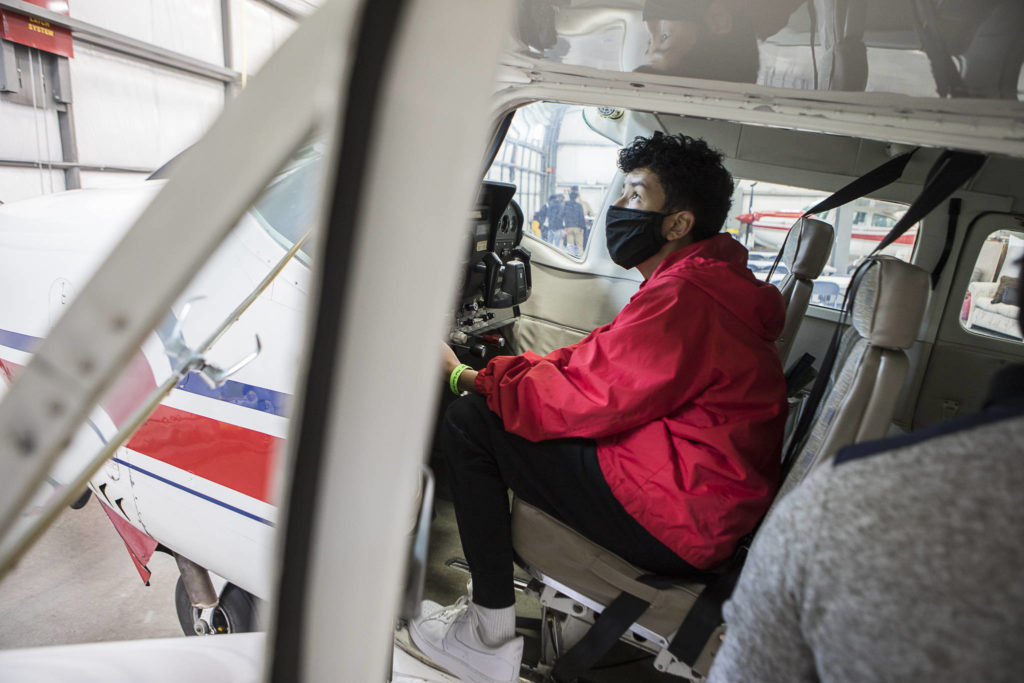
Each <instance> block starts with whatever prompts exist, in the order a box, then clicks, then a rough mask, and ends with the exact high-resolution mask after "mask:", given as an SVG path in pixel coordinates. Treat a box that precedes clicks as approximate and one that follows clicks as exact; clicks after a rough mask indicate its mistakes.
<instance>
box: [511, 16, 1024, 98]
mask: <svg viewBox="0 0 1024 683" xmlns="http://www.w3.org/2000/svg"><path fill="white" fill-rule="evenodd" d="M519 15H520V16H519V22H518V26H519V38H520V41H521V42H522V44H523V49H524V51H527V52H530V53H532V54H538V53H539V54H541V55H542V56H543V57H544V58H545V59H548V60H551V61H556V62H563V63H567V64H579V65H585V66H591V67H595V68H600V69H612V70H617V71H627V72H629V71H636V72H644V73H655V74H663V75H668V76H679V77H686V78H704V79H712V80H720V81H730V82H739V83H758V84H761V85H768V86H775V87H783V88H795V89H801V90H808V89H815V90H836V91H853V92H857V91H867V92H889V93H898V94H903V95H912V96H918V97H973V98H999V99H1020V95H1021V80H1022V71H1021V64H1022V61H1024V51H1022V50H1021V49H1020V41H1019V36H1020V35H1022V34H1024V3H1022V2H1020V0H915V1H914V2H891V1H890V0H809V1H807V0H646V2H644V1H642V0H635V1H634V2H628V1H627V2H615V3H611V2H607V3H600V2H598V3H573V4H569V3H566V2H564V0H520V8H519Z"/></svg>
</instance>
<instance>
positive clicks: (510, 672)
mask: <svg viewBox="0 0 1024 683" xmlns="http://www.w3.org/2000/svg"><path fill="white" fill-rule="evenodd" d="M619 167H620V169H621V170H622V171H623V172H624V173H625V174H626V175H625V182H624V186H623V193H622V196H621V197H620V198H619V200H618V201H616V202H615V203H614V205H613V206H610V207H609V208H608V211H607V217H606V237H607V243H608V250H609V253H610V255H611V257H612V259H613V260H614V261H615V262H616V263H618V264H619V265H620V266H622V267H623V268H636V269H637V270H638V271H639V272H640V273H641V275H643V277H644V282H643V283H642V284H641V286H640V289H639V291H637V293H636V294H635V295H634V296H633V297H632V298H631V299H630V301H629V303H627V304H626V306H625V307H624V308H623V309H622V311H620V312H619V314H618V315H617V316H616V317H615V319H614V320H613V321H612V322H611V323H609V324H607V325H604V326H603V327H599V328H598V329H596V330H594V331H593V332H592V333H590V334H589V335H587V337H586V338H584V339H583V340H582V341H580V342H579V343H577V344H574V345H572V346H569V347H566V348H562V349H558V350H557V351H554V352H552V353H550V354H547V355H546V356H538V355H537V354H534V353H532V352H526V353H524V354H522V355H519V356H499V357H497V358H494V359H493V360H491V361H490V363H488V365H487V366H486V367H485V368H484V369H483V370H481V371H480V372H479V373H477V372H475V371H473V370H471V369H468V367H467V366H464V365H461V364H459V362H458V359H457V358H456V357H455V355H454V353H452V352H451V350H450V349H448V348H447V347H444V348H445V358H444V368H445V371H446V372H447V373H448V376H449V383H450V386H451V387H452V388H453V389H455V390H457V391H467V392H470V393H469V395H468V396H467V397H464V398H462V399H459V400H457V401H455V402H454V403H453V404H452V405H451V406H450V407H449V409H448V411H447V413H446V414H445V418H444V420H443V423H442V426H441V431H440V440H441V441H440V446H441V450H442V452H443V453H444V454H445V456H446V458H447V460H448V463H449V466H450V471H451V475H450V477H451V486H452V495H453V502H454V506H455V514H456V519H457V521H458V525H459V533H460V536H461V538H462V546H463V550H464V551H465V554H466V559H467V561H468V563H469V566H470V570H471V573H472V579H473V595H472V599H471V600H469V599H468V598H463V599H462V600H460V601H459V602H457V603H456V604H455V605H452V606H450V607H446V608H442V607H441V606H440V605H437V604H436V603H431V602H429V601H427V602H425V603H424V605H423V610H422V614H421V616H420V617H419V618H418V619H415V620H413V621H412V622H411V623H410V629H409V630H410V634H411V636H412V638H413V641H414V642H415V643H416V645H417V646H418V647H419V648H420V649H421V650H423V652H424V653H425V654H426V655H427V656H428V657H430V658H431V659H432V660H433V661H434V662H436V663H437V664H439V665H441V666H443V667H444V668H446V669H448V670H449V671H451V672H453V673H455V674H456V675H457V676H459V677H460V678H462V679H463V680H470V681H489V682H493V681H516V680H518V675H519V664H520V661H521V658H522V645H523V643H522V638H517V637H515V611H514V601H515V598H514V593H513V587H512V571H513V564H512V536H511V522H510V513H509V505H508V489H510V488H511V489H512V490H513V491H514V492H515V493H516V495H517V496H519V497H520V498H522V499H523V500H524V501H525V502H528V503H530V504H532V505H534V506H536V507H539V508H540V509H542V510H544V511H546V512H548V513H549V514H551V515H553V516H555V517H557V518H558V519H560V520H562V521H563V522H565V523H566V524H568V525H569V526H571V527H573V528H575V529H576V530H577V531H579V532H580V533H582V534H583V535H585V536H587V537H588V538H590V539H591V540H593V541H595V542H596V543H599V544H601V545H602V546H604V547H606V548H608V549H609V550H611V551H612V552H615V553H617V554H618V555H620V556H622V557H623V558H625V559H626V560H628V561H630V562H633V563H634V564H637V565H639V566H641V567H643V568H645V569H648V570H650V571H652V572H655V573H658V574H671V575H676V576H685V575H687V574H694V573H695V572H697V571H698V570H704V569H710V568H713V567H715V566H716V565H718V564H719V563H721V562H722V561H724V560H725V559H726V558H728V557H729V556H730V554H731V553H732V551H733V548H734V546H735V544H736V542H737V541H738V539H740V538H741V537H742V536H743V535H744V534H746V533H748V532H749V531H750V530H751V529H753V527H754V525H755V524H756V522H757V521H758V519H759V518H760V517H761V515H762V514H763V513H764V511H765V510H766V509H767V507H768V505H769V503H770V502H771V499H772V497H773V495H774V493H775V489H776V482H777V478H778V472H779V453H780V449H781V443H782V432H783V426H784V422H785V418H786V391H785V380H784V378H783V375H782V369H781V367H780V363H779V358H778V355H777V353H776V351H775V344H774V341H775V339H776V337H777V336H778V335H779V333H780V332H781V330H782V326H783V322H784V318H785V310H784V305H783V302H782V297H781V295H780V294H779V292H778V291H777V290H776V289H775V288H774V287H772V286H771V285H768V284H766V283H764V282H760V281H758V280H757V279H755V278H754V276H753V275H752V274H751V273H750V271H749V270H748V269H747V267H746V250H745V249H744V248H743V247H742V246H741V245H740V244H739V243H738V242H736V241H735V240H733V239H732V238H731V237H729V236H728V235H726V234H721V233H720V232H719V231H720V230H721V228H722V225H723V223H724V221H725V218H726V215H727V212H728V210H729V205H730V203H731V196H732V192H733V182H732V178H731V176H730V175H729V173H728V171H726V170H725V168H724V167H723V166H722V157H721V155H720V154H719V153H717V152H715V151H713V150H711V149H710V148H709V147H708V146H707V145H706V144H705V143H704V142H703V141H702V140H695V139H693V138H689V137H687V136H682V135H675V136H666V135H663V134H662V133H660V132H659V133H655V134H654V135H653V136H652V137H651V138H637V139H636V140H634V141H633V143H632V144H631V145H629V146H628V147H626V148H625V149H623V150H622V151H621V152H620V155H619Z"/></svg>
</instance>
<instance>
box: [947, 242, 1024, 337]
mask: <svg viewBox="0 0 1024 683" xmlns="http://www.w3.org/2000/svg"><path fill="white" fill-rule="evenodd" d="M1021 256H1024V234H1022V233H1020V232H1014V231H1011V230H997V231H996V232H993V233H992V234H991V235H989V236H988V238H987V239H986V240H985V242H984V244H982V245H981V251H980V252H979V253H978V260H977V261H976V262H975V264H974V269H973V271H972V272H971V282H970V284H969V285H968V286H967V291H966V292H965V293H964V303H963V306H962V307H961V308H960V324H961V325H962V326H963V328H964V329H965V330H969V331H971V332H974V333H975V334H981V335H984V336H986V337H995V338H997V339H1009V340H1013V341H1024V333H1022V331H1021V328H1020V324H1019V322H1018V316H1019V315H1020V306H1021V298H1020V276H1021V272H1020V259H1021Z"/></svg>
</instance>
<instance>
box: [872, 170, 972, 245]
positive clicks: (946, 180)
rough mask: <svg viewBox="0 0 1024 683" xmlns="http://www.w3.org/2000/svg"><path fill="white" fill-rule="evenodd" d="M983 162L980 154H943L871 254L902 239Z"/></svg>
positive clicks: (969, 177)
mask: <svg viewBox="0 0 1024 683" xmlns="http://www.w3.org/2000/svg"><path fill="white" fill-rule="evenodd" d="M983 163H985V155H983V154H975V153H973V152H952V151H950V150H946V151H945V152H943V153H942V154H941V155H940V156H939V158H938V159H937V160H936V161H935V164H934V165H933V166H932V169H931V170H930V171H929V172H928V180H927V181H926V182H925V185H924V189H922V190H921V194H919V195H918V196H917V199H915V200H914V203H913V204H911V205H910V208H909V209H907V212H906V213H905V214H903V217H902V218H900V219H899V220H898V221H897V222H896V225H894V226H892V229H891V230H889V232H888V234H886V236H885V237H883V238H882V241H881V242H879V243H878V246H877V247H875V248H874V250H873V251H872V252H871V253H872V254H875V253H878V252H879V251H881V250H882V249H885V248H886V247H887V246H889V245H890V244H892V243H893V242H895V241H896V240H898V239H899V238H900V237H902V236H903V233H905V232H906V231H907V230H909V229H910V226H912V225H914V224H915V223H917V222H918V221H920V220H921V219H922V218H924V217H925V216H927V215H928V214H929V213H931V212H932V210H933V209H934V208H935V207H936V206H938V205H939V204H941V203H942V202H943V201H944V200H945V199H946V198H947V197H949V195H951V194H953V193H954V192H956V190H957V188H959V187H960V186H961V185H963V184H964V183H966V182H967V181H968V180H970V179H971V178H972V177H973V176H974V174H975V173H977V172H978V170H979V169H980V168H981V165H982V164H983Z"/></svg>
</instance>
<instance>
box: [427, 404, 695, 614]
mask: <svg viewBox="0 0 1024 683" xmlns="http://www.w3.org/2000/svg"><path fill="white" fill-rule="evenodd" d="M439 445H440V447H441V450H442V452H443V454H444V457H445V459H446V460H447V461H448V463H449V466H450V476H451V488H452V500H453V503H454V505H455V517H456V520H457V521H458V524H459V535H460V536H461V538H462V549H463V551H465V553H466V561H467V562H469V567H470V571H471V572H472V575H473V602H475V603H477V604H478V605H480V606H482V607H490V608H500V607H508V606H510V605H512V604H514V603H515V593H514V592H513V588H512V571H513V566H512V521H511V520H512V518H511V514H510V512H509V505H508V489H512V490H513V491H514V492H515V494H516V495H517V496H518V497H519V498H521V499H522V500H523V501H524V502H527V503H530V504H531V505H533V506H535V507H538V508H540V509H541V510H543V511H544V512H547V513H548V514H549V515H552V516H553V517H556V518H558V519H560V520H561V521H562V522H564V523H566V524H568V525H569V526H571V527H572V528H573V529H575V530H576V531H578V532H580V533H581V534H583V535H584V536H586V537H587V538H589V539H590V540H592V541H594V542H595V543H597V544H599V545H601V546H603V547H605V548H607V549H608V550H610V551H612V552H614V553H615V554H617V555H619V556H620V557H622V558H624V559H625V560H628V561H629V562H632V563H633V564H636V565H638V566H640V567H643V568H644V569H647V570H649V571H651V572H652V573H655V574H664V575H670V576H687V575H694V576H698V575H699V574H700V572H699V571H698V570H696V569H694V568H693V567H692V566H690V565H689V564H687V563H686V562H685V561H683V560H682V559H681V558H680V557H679V556H678V555H676V554H675V553H674V552H672V551H671V550H669V548H668V547H666V546H665V545H663V544H662V543H661V542H660V541H658V540H657V539H656V538H654V537H653V536H652V535H651V534H650V533H648V532H647V530H646V529H644V528H643V527H642V526H640V524H639V523H638V522H637V521H636V520H635V519H633V518H632V517H631V516H630V515H629V513H628V512H626V511H625V509H623V507H622V505H621V504H620V503H619V501H618V500H616V498H615V496H614V495H613V494H612V492H611V489H610V488H608V484H607V483H606V482H605V480H604V475H602V474H601V468H600V465H599V464H598V461H597V447H596V445H595V444H594V442H593V441H590V440H587V439H554V440H551V441H541V442H537V443H534V442H531V441H527V440H526V439H524V438H522V437H519V436H516V435H515V434H510V433H508V432H506V431H505V429H504V426H503V425H502V422H501V420H500V419H499V418H498V416H497V415H495V414H494V413H492V412H491V410H490V409H489V408H488V407H487V404H486V402H485V401H484V399H483V398H482V397H480V396H477V395H471V396H467V397H465V398H461V399H459V400H457V401H455V402H454V403H452V404H451V405H450V406H449V407H448V411H447V412H446V413H445V417H444V421H443V423H442V425H441V433H440V444H439Z"/></svg>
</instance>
